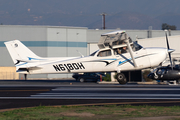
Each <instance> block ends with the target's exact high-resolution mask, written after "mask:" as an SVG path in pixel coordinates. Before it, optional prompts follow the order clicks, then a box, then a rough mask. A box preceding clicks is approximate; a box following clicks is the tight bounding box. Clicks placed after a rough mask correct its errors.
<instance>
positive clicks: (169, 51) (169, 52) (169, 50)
mask: <svg viewBox="0 0 180 120" xmlns="http://www.w3.org/2000/svg"><path fill="white" fill-rule="evenodd" d="M165 34H166V43H167V49H168V55H169V60H170V63H171V68H172V70H173V65H172V59H171V53H172V52H173V51H174V50H173V49H170V48H169V42H168V37H167V30H165Z"/></svg>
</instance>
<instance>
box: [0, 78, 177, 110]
mask: <svg viewBox="0 0 180 120" xmlns="http://www.w3.org/2000/svg"><path fill="white" fill-rule="evenodd" d="M179 93H180V85H174V86H173V85H138V84H135V83H128V84H126V85H120V84H97V83H93V82H85V83H80V82H77V81H75V80H1V81H0V109H7V108H19V107H32V106H39V105H55V106H58V105H106V104H117V105H122V104H131V105H161V106H174V105H180V94H179Z"/></svg>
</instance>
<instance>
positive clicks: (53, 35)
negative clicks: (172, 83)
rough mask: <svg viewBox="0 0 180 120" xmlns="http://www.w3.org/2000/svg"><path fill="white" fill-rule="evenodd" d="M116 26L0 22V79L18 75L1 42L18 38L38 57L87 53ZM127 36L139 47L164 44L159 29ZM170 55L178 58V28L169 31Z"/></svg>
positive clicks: (35, 76)
mask: <svg viewBox="0 0 180 120" xmlns="http://www.w3.org/2000/svg"><path fill="white" fill-rule="evenodd" d="M115 30H117V29H114V30H113V29H107V30H93V29H88V28H86V27H67V26H26V25H0V51H1V52H0V53H1V57H0V79H19V78H20V79H21V78H22V75H19V74H17V73H16V72H15V67H14V64H13V61H12V59H11V57H10V55H9V53H8V51H7V49H6V47H5V45H4V42H6V41H10V40H15V39H17V40H20V41H21V42H22V43H23V44H25V45H26V46H27V47H28V48H30V49H31V50H32V51H33V52H34V53H35V54H37V55H38V56H41V57H75V56H81V54H83V55H84V56H86V55H89V54H90V53H92V52H94V51H95V50H97V49H98V46H97V43H98V41H99V39H100V36H101V34H103V33H107V32H111V31H115ZM126 32H127V33H128V34H129V36H130V37H131V39H133V40H136V36H138V38H139V39H138V43H139V44H141V45H142V46H143V47H166V41H165V32H164V31H162V30H126ZM168 35H171V36H169V44H170V48H172V49H175V50H176V51H175V52H173V54H172V55H173V57H176V58H178V57H179V58H180V31H178V30H177V31H169V32H168ZM71 76H72V74H39V75H28V78H48V79H55V78H68V77H69V78H70V77H71Z"/></svg>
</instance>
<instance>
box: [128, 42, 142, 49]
mask: <svg viewBox="0 0 180 120" xmlns="http://www.w3.org/2000/svg"><path fill="white" fill-rule="evenodd" d="M131 46H132V50H133V51H138V50H140V49H141V48H143V47H142V46H141V45H139V44H137V42H133V44H132V45H131Z"/></svg>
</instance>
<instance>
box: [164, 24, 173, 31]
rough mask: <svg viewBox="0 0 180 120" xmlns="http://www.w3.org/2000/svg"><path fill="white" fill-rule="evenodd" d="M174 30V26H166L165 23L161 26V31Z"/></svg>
mask: <svg viewBox="0 0 180 120" xmlns="http://www.w3.org/2000/svg"><path fill="white" fill-rule="evenodd" d="M169 29H170V30H176V26H175V25H168V24H167V23H163V24H162V30H169Z"/></svg>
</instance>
